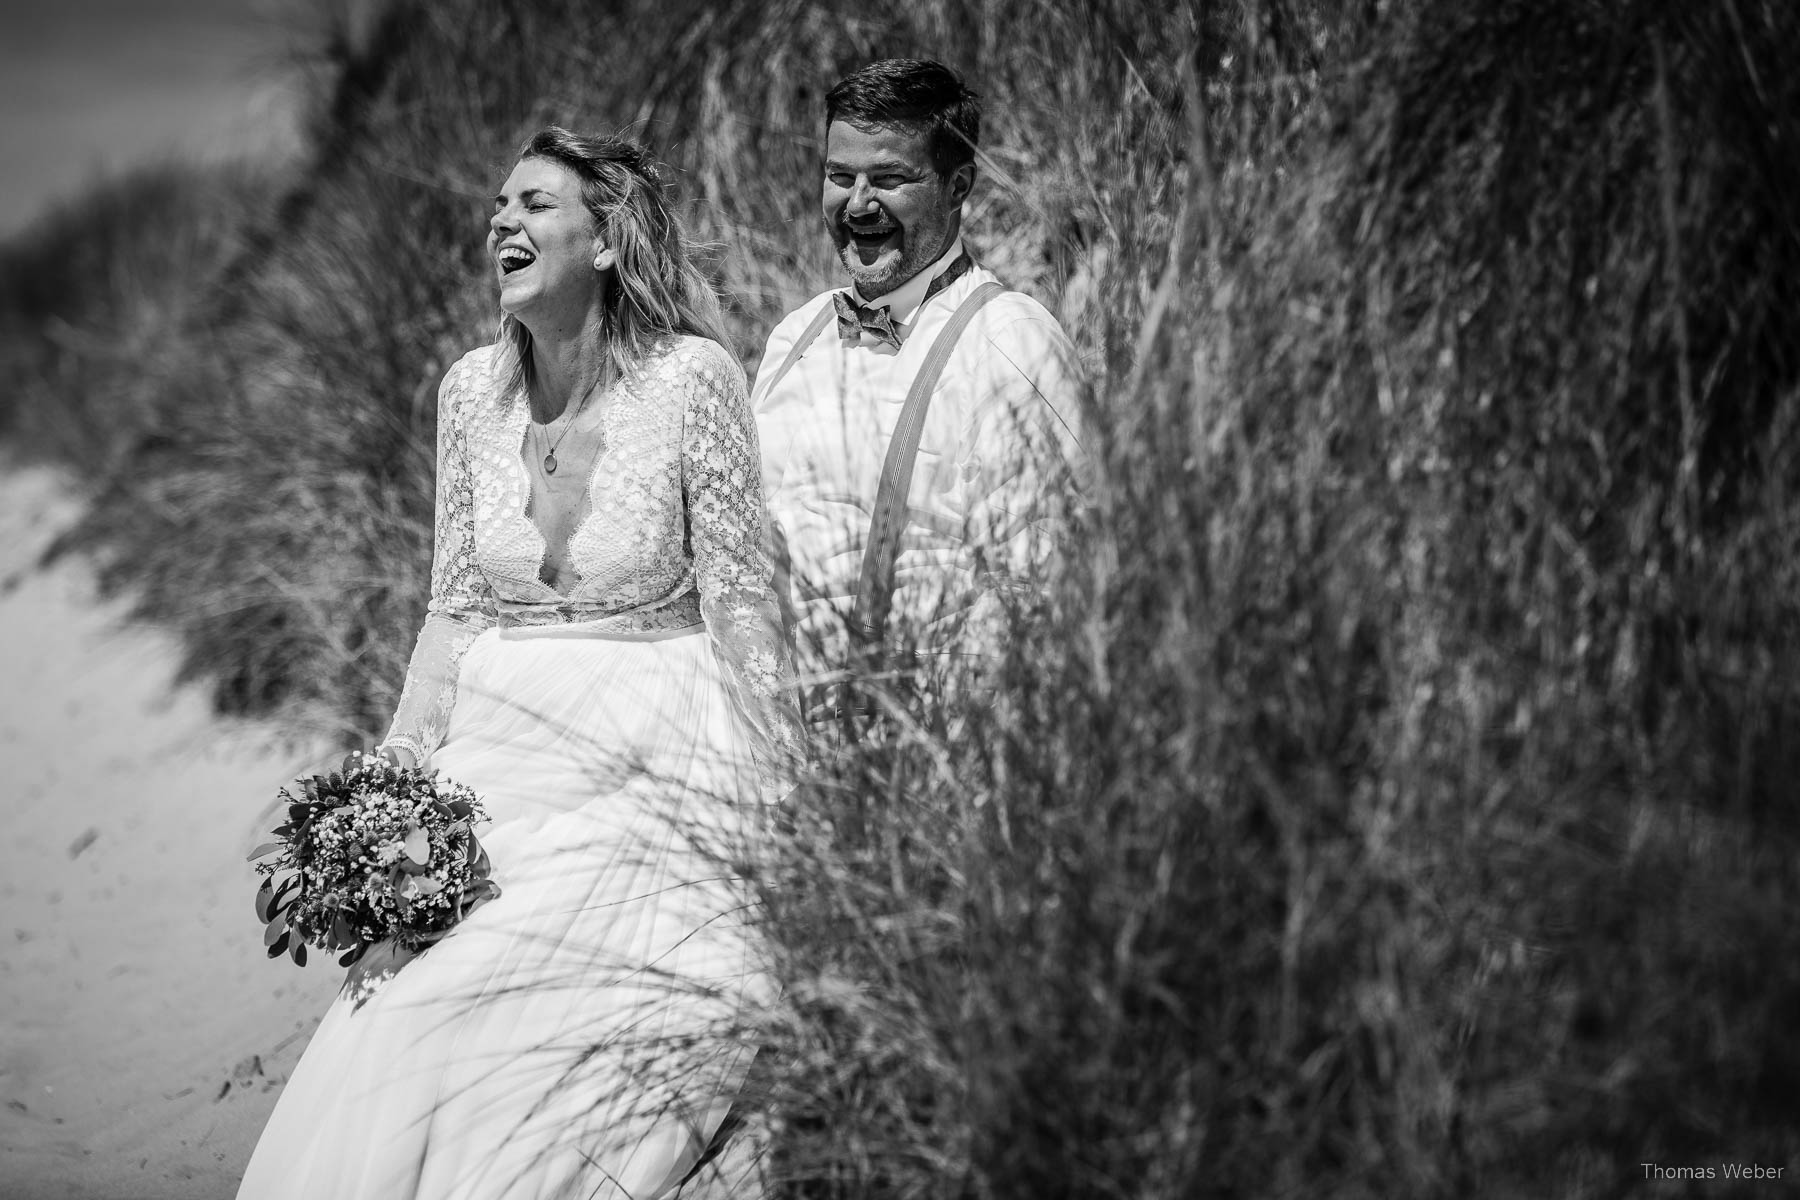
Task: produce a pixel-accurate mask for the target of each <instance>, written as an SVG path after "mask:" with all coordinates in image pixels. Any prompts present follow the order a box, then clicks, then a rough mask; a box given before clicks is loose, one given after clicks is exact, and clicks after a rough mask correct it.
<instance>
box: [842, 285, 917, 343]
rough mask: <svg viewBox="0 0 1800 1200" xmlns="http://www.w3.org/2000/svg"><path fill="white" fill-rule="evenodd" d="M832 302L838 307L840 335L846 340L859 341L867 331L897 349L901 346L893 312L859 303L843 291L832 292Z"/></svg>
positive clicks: (876, 338) (878, 340)
mask: <svg viewBox="0 0 1800 1200" xmlns="http://www.w3.org/2000/svg"><path fill="white" fill-rule="evenodd" d="M831 302H832V304H834V305H835V306H836V307H837V327H838V336H839V337H841V338H843V339H844V340H845V341H846V342H851V343H855V342H859V341H861V340H862V335H863V334H864V333H865V332H866V333H871V334H873V335H875V340H876V341H877V342H885V343H887V344H888V345H890V346H892V347H893V348H894V349H896V350H898V349H899V348H900V335H899V333H897V332H896V331H895V330H894V314H893V313H891V312H889V311H888V310H887V309H885V308H870V307H869V306H868V305H866V304H858V303H857V302H856V301H854V300H852V299H851V298H850V297H849V296H847V295H846V294H844V293H843V292H833V293H831Z"/></svg>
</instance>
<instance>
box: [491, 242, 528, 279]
mask: <svg viewBox="0 0 1800 1200" xmlns="http://www.w3.org/2000/svg"><path fill="white" fill-rule="evenodd" d="M494 258H495V259H496V260H497V261H498V262H499V263H500V273H501V274H502V275H511V274H512V273H513V272H514V271H519V270H523V269H524V268H526V267H529V266H530V265H531V264H532V263H534V262H536V261H537V255H535V254H533V253H532V252H531V251H529V250H527V249H525V248H524V247H523V246H502V247H500V251H499V253H497V254H495V255H494Z"/></svg>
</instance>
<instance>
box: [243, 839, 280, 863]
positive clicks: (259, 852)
mask: <svg viewBox="0 0 1800 1200" xmlns="http://www.w3.org/2000/svg"><path fill="white" fill-rule="evenodd" d="M285 845H287V843H286V842H264V843H263V844H262V845H260V846H258V847H257V848H256V849H254V850H252V851H251V852H250V857H249V859H248V860H247V861H249V862H255V861H256V860H257V859H259V858H261V857H262V856H263V855H265V854H274V853H276V852H277V851H279V850H280V849H281V848H282V847H283V846H285Z"/></svg>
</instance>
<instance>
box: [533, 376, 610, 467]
mask: <svg viewBox="0 0 1800 1200" xmlns="http://www.w3.org/2000/svg"><path fill="white" fill-rule="evenodd" d="M599 386H600V384H599V381H598V380H596V381H595V383H594V387H591V388H589V389H588V390H587V391H585V392H583V393H582V394H581V402H580V403H579V404H577V405H576V406H575V415H574V416H572V417H570V418H569V423H568V424H567V425H564V426H563V431H562V432H561V433H559V434H557V435H556V440H555V441H554V442H552V441H550V423H549V422H548V421H546V422H545V423H544V424H543V425H542V426H541V427H540V430H539V433H540V436H541V437H542V438H543V439H544V441H545V442H546V443H548V446H549V449H547V450H545V451H544V474H546V475H554V474H556V448H557V447H558V446H560V445H562V444H563V439H564V438H566V437H568V436H569V431H570V430H571V429H573V428H575V422H576V421H577V420H578V419H579V418H580V417H581V410H582V409H584V408H586V407H587V402H588V397H589V396H591V395H593V394H594V388H597V387H599Z"/></svg>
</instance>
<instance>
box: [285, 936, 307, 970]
mask: <svg viewBox="0 0 1800 1200" xmlns="http://www.w3.org/2000/svg"><path fill="white" fill-rule="evenodd" d="M288 953H290V954H292V955H293V956H294V965H295V966H296V967H304V966H305V965H306V943H305V942H303V941H301V940H300V939H298V938H295V939H294V944H293V945H292V946H289V947H288Z"/></svg>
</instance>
